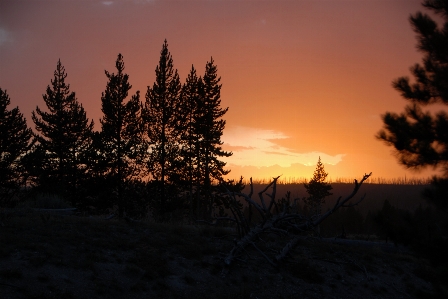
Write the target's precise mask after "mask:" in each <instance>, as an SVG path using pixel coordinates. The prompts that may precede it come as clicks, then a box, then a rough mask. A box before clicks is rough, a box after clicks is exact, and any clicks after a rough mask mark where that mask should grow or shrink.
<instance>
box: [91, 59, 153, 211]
mask: <svg viewBox="0 0 448 299" xmlns="http://www.w3.org/2000/svg"><path fill="white" fill-rule="evenodd" d="M115 67H116V69H117V73H116V74H115V73H112V74H111V73H109V72H108V71H105V74H106V76H107V78H108V79H109V81H108V82H107V85H106V90H105V91H104V92H103V93H102V96H101V103H102V108H101V110H102V112H103V114H104V115H103V117H102V119H101V120H100V123H101V132H100V134H99V137H100V142H99V143H98V144H97V153H99V155H100V158H99V159H98V161H99V163H100V164H102V167H99V168H100V169H101V168H102V170H103V172H104V173H103V174H104V175H105V176H106V177H108V179H109V182H110V183H111V186H110V187H111V188H112V189H114V190H115V194H116V198H114V200H115V201H116V203H117V204H118V208H119V213H120V216H123V212H124V210H125V205H126V203H125V202H124V198H123V192H124V187H125V185H126V184H127V182H129V181H132V180H135V179H139V178H140V175H141V174H142V171H143V169H142V164H143V160H144V158H145V154H146V149H147V147H146V144H145V142H144V138H143V134H144V126H143V122H142V118H141V108H142V104H141V102H140V92H139V91H137V92H136V93H135V95H133V96H132V97H131V98H130V99H129V100H128V101H127V102H126V98H127V97H128V93H129V90H130V89H131V88H132V85H130V84H129V82H128V80H129V76H128V75H127V74H125V73H124V72H123V71H124V61H123V56H122V55H121V54H118V57H117V60H116V62H115Z"/></svg>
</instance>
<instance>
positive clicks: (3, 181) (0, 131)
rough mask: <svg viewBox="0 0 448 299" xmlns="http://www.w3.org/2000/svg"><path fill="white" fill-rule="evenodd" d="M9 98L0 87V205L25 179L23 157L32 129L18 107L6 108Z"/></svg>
mask: <svg viewBox="0 0 448 299" xmlns="http://www.w3.org/2000/svg"><path fill="white" fill-rule="evenodd" d="M10 104H11V100H10V98H9V96H8V93H7V92H6V90H2V89H1V88H0V205H1V206H4V205H7V204H8V203H9V202H8V201H9V199H11V197H12V196H13V195H14V193H15V191H17V190H18V189H19V187H21V186H23V185H24V183H25V180H26V174H25V169H24V165H23V163H22V162H23V161H22V160H23V157H24V156H25V155H26V153H27V151H28V150H30V148H31V146H32V142H31V138H32V136H33V133H32V130H31V129H30V128H28V127H27V125H26V119H25V118H24V117H23V115H22V113H20V110H19V108H18V107H16V108H13V109H11V110H8V106H9V105H10Z"/></svg>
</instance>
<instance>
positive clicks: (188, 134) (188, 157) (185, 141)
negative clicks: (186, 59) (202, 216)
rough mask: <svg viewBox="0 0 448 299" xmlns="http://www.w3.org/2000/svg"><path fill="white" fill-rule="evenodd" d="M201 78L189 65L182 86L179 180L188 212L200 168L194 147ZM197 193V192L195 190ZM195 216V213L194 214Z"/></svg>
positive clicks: (196, 146)
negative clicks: (183, 185)
mask: <svg viewBox="0 0 448 299" xmlns="http://www.w3.org/2000/svg"><path fill="white" fill-rule="evenodd" d="M201 80H202V79H201V78H198V76H197V74H196V69H195V68H194V66H192V67H191V70H190V73H189V74H188V77H187V80H186V82H185V84H184V85H183V86H182V96H181V98H182V101H181V105H182V106H181V109H182V113H181V115H182V116H183V117H184V118H183V120H182V121H181V124H183V127H182V130H181V132H182V133H181V144H180V156H181V157H182V162H183V163H182V166H181V172H180V174H181V175H182V177H181V181H182V182H185V183H186V184H187V189H188V195H189V204H190V213H192V212H193V210H194V206H195V205H194V200H193V192H194V190H193V188H194V187H196V190H199V187H198V183H199V182H200V178H199V177H198V176H197V169H199V168H200V160H199V159H198V157H197V155H196V154H195V153H196V149H198V148H199V146H198V142H199V134H198V128H199V125H200V123H199V116H200V115H199V106H198V105H199V100H200V98H199V89H200V86H201V84H202V81H201ZM196 195H198V192H196ZM195 199H196V210H199V207H198V204H199V201H198V198H197V197H196V198H195ZM196 216H197V215H196Z"/></svg>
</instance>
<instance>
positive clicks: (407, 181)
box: [243, 177, 431, 185]
mask: <svg viewBox="0 0 448 299" xmlns="http://www.w3.org/2000/svg"><path fill="white" fill-rule="evenodd" d="M309 180H310V179H309V178H305V177H285V178H282V177H280V178H279V179H278V180H277V182H278V184H279V185H289V184H306V183H308V182H309ZM353 180H354V178H335V179H332V178H331V177H328V179H327V182H328V183H330V184H353ZM270 181H272V178H253V179H252V182H253V183H254V184H258V185H266V184H269V182H270ZM243 183H244V184H246V185H248V184H249V183H250V180H249V179H243ZM364 183H365V184H380V185H430V184H431V178H407V177H402V178H390V179H386V178H381V177H370V178H368V179H367V180H366V181H365V182H364Z"/></svg>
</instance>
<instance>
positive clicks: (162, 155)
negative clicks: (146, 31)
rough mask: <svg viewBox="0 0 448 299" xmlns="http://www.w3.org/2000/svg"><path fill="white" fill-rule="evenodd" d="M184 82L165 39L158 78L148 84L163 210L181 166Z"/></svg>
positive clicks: (154, 169) (148, 116) (153, 166)
mask: <svg viewBox="0 0 448 299" xmlns="http://www.w3.org/2000/svg"><path fill="white" fill-rule="evenodd" d="M181 88H182V85H181V83H180V79H179V74H178V73H177V70H175V69H174V66H173V58H172V56H171V54H170V52H169V50H168V43H167V41H166V40H165V42H164V44H163V46H162V50H161V52H160V60H159V64H158V65H157V67H156V81H155V82H154V84H153V85H152V87H151V86H148V90H147V92H146V102H145V109H144V111H145V113H144V115H145V122H146V124H147V136H148V139H149V142H150V159H149V163H148V169H149V173H150V175H151V177H152V179H154V180H155V181H157V182H159V186H160V188H159V192H160V200H161V207H160V208H161V213H164V212H165V208H166V207H165V206H164V205H165V201H166V197H167V196H166V192H165V191H166V185H167V183H170V182H172V181H173V180H175V176H176V174H177V173H178V166H179V163H180V161H179V153H180V148H179V140H180V135H181V132H182V130H181V120H182V119H183V118H182V117H181V114H180V112H181V111H180V109H181V107H180V106H181V104H180V103H181V102H180V94H181Z"/></svg>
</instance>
